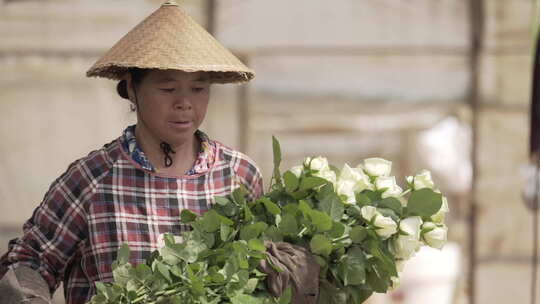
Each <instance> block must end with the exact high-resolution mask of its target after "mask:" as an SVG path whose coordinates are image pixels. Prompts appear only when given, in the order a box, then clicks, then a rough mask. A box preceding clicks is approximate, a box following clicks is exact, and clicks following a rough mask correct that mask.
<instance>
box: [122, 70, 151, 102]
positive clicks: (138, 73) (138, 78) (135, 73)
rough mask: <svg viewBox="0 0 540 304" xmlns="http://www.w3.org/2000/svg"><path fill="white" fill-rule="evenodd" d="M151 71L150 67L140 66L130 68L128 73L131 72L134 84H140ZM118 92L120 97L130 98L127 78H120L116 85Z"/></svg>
mask: <svg viewBox="0 0 540 304" xmlns="http://www.w3.org/2000/svg"><path fill="white" fill-rule="evenodd" d="M148 72H150V70H149V69H140V68H130V69H129V70H128V73H130V74H131V83H132V84H133V86H138V85H139V84H141V82H142V80H143V79H144V77H145V76H146V74H148ZM116 92H117V93H118V95H120V97H122V98H125V99H129V95H128V92H127V81H126V80H120V81H119V82H118V84H117V85H116Z"/></svg>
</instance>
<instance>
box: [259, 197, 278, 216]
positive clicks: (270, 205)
mask: <svg viewBox="0 0 540 304" xmlns="http://www.w3.org/2000/svg"><path fill="white" fill-rule="evenodd" d="M261 201H262V203H263V204H264V207H265V208H266V210H267V211H268V212H269V213H271V214H273V215H276V214H281V208H279V206H278V205H276V204H275V203H274V202H272V201H271V200H270V199H269V198H266V197H263V198H261Z"/></svg>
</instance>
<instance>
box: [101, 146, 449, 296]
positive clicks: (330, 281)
mask: <svg viewBox="0 0 540 304" xmlns="http://www.w3.org/2000/svg"><path fill="white" fill-rule="evenodd" d="M273 147H274V174H273V180H272V185H271V187H270V191H269V192H268V193H267V194H265V195H264V196H263V197H261V198H259V199H257V200H255V201H251V202H249V201H246V200H245V194H246V191H245V189H243V188H242V187H240V188H238V189H237V190H236V191H234V193H233V194H232V195H231V197H228V198H224V197H216V198H215V200H216V204H215V205H214V206H213V207H212V208H211V210H210V211H208V212H206V213H205V214H204V215H202V216H200V217H198V216H197V215H195V214H194V213H192V212H190V211H188V210H184V211H183V212H182V214H181V219H182V221H183V222H185V223H188V224H190V225H191V226H192V228H193V230H192V231H190V232H187V233H185V234H184V235H183V241H182V242H181V243H176V242H175V239H174V237H173V236H172V235H169V236H167V237H166V238H165V246H164V247H163V248H161V249H160V250H159V251H156V252H155V253H154V255H153V256H152V257H151V258H150V259H149V260H148V261H147V263H146V264H140V265H137V266H132V265H130V264H129V263H127V259H128V257H129V249H128V247H127V246H124V247H123V248H122V250H121V251H120V253H119V259H118V261H117V262H115V265H113V269H114V271H113V274H114V279H115V282H114V283H112V284H102V283H98V284H96V287H97V290H98V294H97V295H96V296H94V297H93V298H92V301H91V303H216V304H217V303H232V304H241V303H242V304H251V303H253V304H259V303H260V304H263V303H283V304H285V303H290V299H291V290H290V289H289V290H288V291H287V292H286V293H285V294H284V295H283V296H282V297H280V298H274V297H272V296H271V295H270V294H269V293H268V291H267V290H266V286H265V284H264V280H265V274H264V273H261V272H260V271H259V270H258V269H257V268H258V267H257V266H258V265H259V263H260V262H261V260H263V259H265V257H266V253H265V251H266V247H265V244H264V242H265V241H274V242H278V241H285V242H288V243H291V244H295V245H300V246H303V247H305V248H308V249H309V250H310V251H311V253H312V254H313V255H314V256H315V258H316V260H317V262H318V264H319V265H320V266H321V271H320V277H319V281H320V294H319V303H324V304H327V303H336V304H338V303H340V304H341V303H344V304H345V303H355V304H357V303H362V302H363V301H365V300H366V299H367V298H368V297H369V296H370V295H371V294H372V293H373V292H379V293H384V292H387V291H388V290H389V289H392V288H394V287H396V285H397V283H398V280H399V272H400V269H402V265H403V263H404V262H405V261H406V260H407V259H409V258H410V257H411V256H413V255H414V253H415V252H416V251H418V250H419V249H420V247H421V246H422V245H428V246H431V247H435V248H439V249H440V248H442V246H443V245H444V244H445V242H446V234H447V227H446V226H445V224H444V216H445V213H446V212H448V205H447V202H446V199H445V198H444V197H443V196H442V194H441V193H440V192H439V191H438V190H437V189H436V188H435V185H434V183H433V181H432V179H431V175H430V173H429V172H428V171H422V172H421V173H420V174H417V175H415V176H409V177H407V178H406V189H405V190H402V189H401V188H400V186H398V184H397V182H396V179H395V177H394V176H391V175H390V174H391V162H389V161H387V160H384V159H381V158H369V159H366V160H364V161H363V163H361V164H359V165H358V166H356V167H351V166H349V165H347V164H346V165H345V166H344V167H343V169H341V170H338V169H336V168H335V167H332V166H330V165H329V164H328V161H327V160H326V159H325V158H323V157H315V158H306V159H305V160H304V162H303V164H302V165H300V166H296V167H293V168H292V169H290V170H288V171H286V172H285V173H284V174H283V175H282V174H281V173H280V170H279V165H280V162H281V151H280V148H279V143H278V142H277V140H275V139H274V142H273Z"/></svg>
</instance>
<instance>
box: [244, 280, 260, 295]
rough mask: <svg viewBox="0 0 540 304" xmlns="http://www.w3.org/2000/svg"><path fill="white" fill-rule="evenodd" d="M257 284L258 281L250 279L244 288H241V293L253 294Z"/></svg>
mask: <svg viewBox="0 0 540 304" xmlns="http://www.w3.org/2000/svg"><path fill="white" fill-rule="evenodd" d="M258 283H259V279H257V278H251V279H249V280H248V281H247V284H246V286H245V287H244V288H243V291H244V292H245V293H247V294H251V293H253V291H255V288H257V284H258Z"/></svg>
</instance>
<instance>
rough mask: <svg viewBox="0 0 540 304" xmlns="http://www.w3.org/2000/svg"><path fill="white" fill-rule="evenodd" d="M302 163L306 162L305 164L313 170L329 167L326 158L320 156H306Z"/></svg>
mask: <svg viewBox="0 0 540 304" xmlns="http://www.w3.org/2000/svg"><path fill="white" fill-rule="evenodd" d="M304 164H306V166H308V167H309V168H310V169H311V170H315V171H323V170H328V169H329V167H328V160H327V159H326V158H324V157H322V156H318V157H314V158H311V157H306V159H305V160H304Z"/></svg>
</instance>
